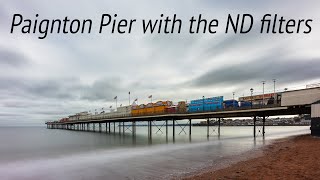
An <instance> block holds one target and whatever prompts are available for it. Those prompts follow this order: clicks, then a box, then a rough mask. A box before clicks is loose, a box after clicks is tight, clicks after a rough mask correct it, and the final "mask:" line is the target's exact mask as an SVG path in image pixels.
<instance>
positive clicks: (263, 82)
mask: <svg viewBox="0 0 320 180" xmlns="http://www.w3.org/2000/svg"><path fill="white" fill-rule="evenodd" d="M265 83H266V81H262V106H263V105H264V85H265Z"/></svg>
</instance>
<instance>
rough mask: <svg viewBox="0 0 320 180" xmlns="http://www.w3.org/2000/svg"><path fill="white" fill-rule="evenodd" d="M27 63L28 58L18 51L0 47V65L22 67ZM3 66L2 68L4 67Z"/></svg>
mask: <svg viewBox="0 0 320 180" xmlns="http://www.w3.org/2000/svg"><path fill="white" fill-rule="evenodd" d="M27 64H29V60H28V59H27V58H26V57H25V56H24V55H22V54H20V53H19V52H18V51H12V50H8V49H4V48H1V47H0V65H1V66H4V67H22V66H25V65H27ZM4 67H3V68H4Z"/></svg>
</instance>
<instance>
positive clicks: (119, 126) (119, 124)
mask: <svg viewBox="0 0 320 180" xmlns="http://www.w3.org/2000/svg"><path fill="white" fill-rule="evenodd" d="M119 135H120V136H121V122H119Z"/></svg>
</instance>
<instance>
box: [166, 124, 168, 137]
mask: <svg viewBox="0 0 320 180" xmlns="http://www.w3.org/2000/svg"><path fill="white" fill-rule="evenodd" d="M166 140H167V142H168V120H166Z"/></svg>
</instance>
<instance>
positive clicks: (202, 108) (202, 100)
mask: <svg viewBox="0 0 320 180" xmlns="http://www.w3.org/2000/svg"><path fill="white" fill-rule="evenodd" d="M202 111H203V112H204V96H202Z"/></svg>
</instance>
